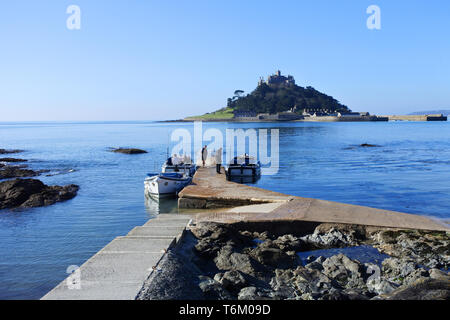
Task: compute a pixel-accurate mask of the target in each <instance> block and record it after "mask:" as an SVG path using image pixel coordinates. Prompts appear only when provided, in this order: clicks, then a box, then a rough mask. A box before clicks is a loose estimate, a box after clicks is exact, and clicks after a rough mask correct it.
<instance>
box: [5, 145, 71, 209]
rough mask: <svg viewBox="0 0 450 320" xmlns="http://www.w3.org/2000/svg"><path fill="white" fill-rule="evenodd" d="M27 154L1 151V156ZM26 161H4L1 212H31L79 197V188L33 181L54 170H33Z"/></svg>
mask: <svg viewBox="0 0 450 320" xmlns="http://www.w3.org/2000/svg"><path fill="white" fill-rule="evenodd" d="M20 152H23V150H6V149H0V154H12V153H20ZM27 161H28V160H26V159H18V158H0V210H1V209H14V208H31V207H42V206H48V205H52V204H54V203H56V202H61V201H66V200H69V199H72V198H74V197H75V196H76V195H77V192H78V190H79V186H77V185H73V184H71V185H67V186H48V185H45V184H44V183H43V182H42V181H40V180H36V179H21V178H30V177H36V176H39V175H41V174H42V173H47V172H50V170H37V171H35V170H31V169H28V166H27V165H26V164H19V165H10V163H19V162H27Z"/></svg>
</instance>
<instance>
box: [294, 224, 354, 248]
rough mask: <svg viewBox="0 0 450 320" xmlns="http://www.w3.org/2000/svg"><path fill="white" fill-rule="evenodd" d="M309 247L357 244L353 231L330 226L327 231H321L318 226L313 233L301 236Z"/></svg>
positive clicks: (335, 246) (336, 246)
mask: <svg viewBox="0 0 450 320" xmlns="http://www.w3.org/2000/svg"><path fill="white" fill-rule="evenodd" d="M301 240H303V241H304V243H306V244H308V245H309V247H310V248H311V249H325V248H340V247H349V246H355V245H358V244H359V243H358V241H357V239H356V237H355V232H354V231H350V232H344V231H341V230H337V229H335V228H332V229H331V230H329V231H328V232H323V231H321V230H320V229H319V228H316V230H314V233H313V234H309V235H306V236H304V237H302V238H301Z"/></svg>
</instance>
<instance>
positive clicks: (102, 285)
mask: <svg viewBox="0 0 450 320" xmlns="http://www.w3.org/2000/svg"><path fill="white" fill-rule="evenodd" d="M162 221H163V222H162ZM189 221H190V216H187V215H183V217H182V218H181V217H179V216H175V215H173V217H168V216H163V217H157V218H156V219H153V220H151V221H149V222H148V223H146V225H148V227H136V228H134V229H133V230H132V231H131V232H130V233H129V235H127V236H120V237H117V238H115V239H114V240H113V241H111V242H110V243H109V244H108V245H106V246H105V247H104V248H103V249H102V250H100V251H99V252H98V253H96V254H95V255H94V256H92V257H91V258H90V259H89V260H88V261H86V262H85V263H84V264H83V265H82V266H81V267H80V268H79V269H78V271H79V273H78V275H79V281H77V282H76V284H77V285H78V284H79V288H77V286H74V285H71V286H69V285H68V283H67V279H66V280H64V281H62V282H61V283H60V284H59V285H58V286H56V287H55V288H54V289H53V290H52V291H50V292H49V293H47V294H46V295H45V296H44V297H42V299H44V300H99V299H100V300H109V299H114V300H131V299H135V297H136V295H137V294H138V292H139V290H140V289H141V288H142V285H143V283H144V281H145V280H146V279H147V278H148V276H149V275H150V274H151V273H152V272H153V270H154V269H155V268H156V266H157V264H158V263H159V261H160V260H161V258H162V257H163V256H164V255H165V253H166V252H167V250H168V249H170V248H171V247H172V246H173V245H174V244H175V243H176V241H177V239H179V237H180V235H181V234H182V233H183V230H184V229H185V227H186V224H187V223H188V222H189ZM150 226H151V227H150Z"/></svg>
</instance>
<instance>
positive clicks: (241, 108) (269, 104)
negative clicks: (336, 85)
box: [185, 71, 351, 121]
mask: <svg viewBox="0 0 450 320" xmlns="http://www.w3.org/2000/svg"><path fill="white" fill-rule="evenodd" d="M282 112H290V113H293V114H298V115H302V114H304V113H310V114H314V113H315V114H335V113H349V112H351V110H350V109H349V108H348V107H347V106H345V105H343V104H341V103H340V102H339V101H338V100H336V99H335V98H333V97H332V96H329V95H326V94H324V93H322V92H320V91H318V90H316V89H314V88H313V87H310V86H308V87H301V86H298V85H296V84H295V80H294V77H293V76H290V75H289V76H287V77H286V76H283V75H281V72H280V71H277V72H276V73H275V74H273V75H270V76H269V77H268V78H267V80H264V79H262V78H261V79H260V81H259V82H258V86H257V87H256V89H255V90H253V91H252V92H251V93H249V94H245V92H244V91H243V90H236V91H235V92H234V95H233V97H231V98H228V100H227V106H226V107H225V108H222V109H220V110H217V111H215V112H211V113H206V114H204V115H202V116H195V117H188V118H185V120H187V121H189V120H190V121H192V120H221V119H224V120H226V119H232V118H238V117H242V116H244V117H255V116H256V115H257V114H271V115H273V114H279V113H282Z"/></svg>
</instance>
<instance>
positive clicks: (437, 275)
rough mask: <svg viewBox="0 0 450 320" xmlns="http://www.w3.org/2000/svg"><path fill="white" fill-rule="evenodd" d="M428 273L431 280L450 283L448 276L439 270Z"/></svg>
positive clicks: (449, 276)
mask: <svg viewBox="0 0 450 320" xmlns="http://www.w3.org/2000/svg"><path fill="white" fill-rule="evenodd" d="M428 273H429V274H430V278H431V279H436V280H446V281H450V275H449V274H448V273H447V272H444V271H441V270H439V269H430V270H429V271H428Z"/></svg>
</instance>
